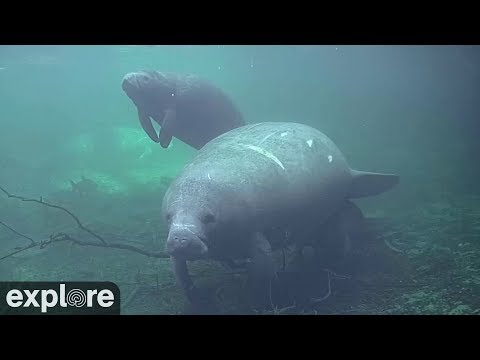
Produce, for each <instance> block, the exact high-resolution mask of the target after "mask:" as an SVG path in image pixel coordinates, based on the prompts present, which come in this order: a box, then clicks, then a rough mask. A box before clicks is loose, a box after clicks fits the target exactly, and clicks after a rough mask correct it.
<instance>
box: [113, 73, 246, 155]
mask: <svg viewBox="0 0 480 360" xmlns="http://www.w3.org/2000/svg"><path fill="white" fill-rule="evenodd" d="M122 89H123V90H124V91H125V93H126V94H127V96H128V97H129V98H130V99H131V100H132V101H133V103H134V104H135V106H136V107H137V110H138V118H139V120H140V124H141V125H142V127H143V129H144V131H145V132H146V133H147V135H148V136H149V137H150V139H152V140H153V141H155V142H157V143H160V145H161V146H162V147H164V148H166V147H168V146H169V144H170V142H171V141H172V138H173V137H176V138H177V139H179V140H181V141H183V142H185V143H186V144H188V145H190V146H192V147H194V148H195V149H197V150H198V149H200V148H201V147H202V146H203V145H205V144H206V143H207V142H208V141H210V140H211V139H213V138H214V137H216V136H218V135H220V134H223V133H225V132H227V131H229V130H231V129H234V128H236V127H239V126H242V125H245V122H244V121H243V117H242V114H241V113H240V111H239V110H238V109H237V108H236V106H235V104H234V103H233V102H232V101H231V100H230V98H229V97H228V96H227V95H226V94H225V93H224V92H223V91H222V90H220V89H219V88H217V87H216V86H214V85H213V84H211V83H210V82H208V81H207V80H205V79H202V78H200V77H198V76H196V75H191V74H175V73H163V72H159V71H139V72H132V73H128V74H126V75H125V76H124V78H123V81H122ZM152 119H153V120H154V121H155V122H157V123H158V124H159V125H160V127H161V130H160V133H159V134H157V132H156V131H155V128H154V127H153V124H152Z"/></svg>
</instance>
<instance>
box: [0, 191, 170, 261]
mask: <svg viewBox="0 0 480 360" xmlns="http://www.w3.org/2000/svg"><path fill="white" fill-rule="evenodd" d="M0 191H2V192H3V193H5V195H7V196H8V197H9V198H14V199H18V200H21V201H29V202H36V203H38V204H41V205H44V206H48V207H51V208H55V209H59V210H62V211H64V212H66V213H67V214H69V215H70V216H71V217H72V218H73V219H74V220H75V222H76V223H77V225H78V227H79V228H80V229H82V230H84V231H86V232H87V233H89V234H90V235H92V236H93V237H95V238H96V239H98V240H100V241H101V243H99V242H92V241H83V240H78V239H76V238H73V237H72V236H70V235H68V234H65V233H57V234H52V235H50V238H49V239H46V240H43V241H36V240H34V239H32V238H30V237H28V236H26V235H24V234H22V233H20V232H18V231H17V230H15V229H13V228H12V227H11V226H9V225H7V224H5V223H4V222H2V221H0V225H2V226H4V227H5V228H7V229H9V230H10V231H11V232H13V233H14V234H16V235H19V236H21V237H24V238H26V239H28V240H30V244H29V245H27V246H25V247H22V248H16V249H15V251H13V252H12V253H10V254H7V255H5V256H3V257H0V260H3V259H6V258H8V257H11V256H13V255H16V254H18V253H20V252H22V251H26V250H29V249H31V248H34V247H37V246H38V247H40V249H43V248H44V247H45V246H47V245H49V244H51V243H54V242H60V241H70V242H72V243H74V244H77V245H81V246H96V247H102V248H110V249H120V250H128V251H132V252H135V253H137V254H141V255H144V256H148V257H153V258H158V259H168V258H170V256H169V255H168V254H167V253H165V252H164V251H149V250H145V249H142V248H139V247H136V246H133V245H129V244H125V243H119V242H116V243H107V241H105V239H103V238H102V237H101V236H100V235H98V234H96V233H94V232H93V231H92V230H90V229H88V228H86V227H85V226H83V224H82V223H81V222H80V220H79V219H78V218H77V217H76V216H75V215H74V214H73V213H72V212H71V211H70V210H68V209H66V208H64V207H62V206H58V205H54V204H49V203H47V202H45V201H43V199H42V198H40V200H36V199H30V198H25V197H23V196H18V195H14V194H10V193H9V192H8V191H6V190H5V189H4V188H2V187H1V186H0Z"/></svg>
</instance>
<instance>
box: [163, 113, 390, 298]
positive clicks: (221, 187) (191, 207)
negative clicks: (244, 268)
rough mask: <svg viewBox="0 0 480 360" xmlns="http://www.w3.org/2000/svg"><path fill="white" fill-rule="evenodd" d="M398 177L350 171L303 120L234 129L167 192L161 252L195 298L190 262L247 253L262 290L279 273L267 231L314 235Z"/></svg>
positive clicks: (299, 238) (298, 238)
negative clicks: (350, 204)
mask: <svg viewBox="0 0 480 360" xmlns="http://www.w3.org/2000/svg"><path fill="white" fill-rule="evenodd" d="M398 180H399V178H398V176H397V175H392V174H378V173H370V172H363V171H357V170H353V169H351V168H350V167H349V166H348V164H347V161H346V159H345V157H344V156H343V155H342V153H341V152H340V150H339V149H338V148H337V147H336V145H335V144H334V143H333V142H332V141H331V140H330V139H329V138H328V137H327V136H326V135H324V134H323V133H321V132H320V131H318V130H316V129H314V128H312V127H310V126H307V125H303V124H299V123H289V122H265V123H258V124H253V125H246V126H243V127H240V128H237V129H233V130H231V131H229V132H227V133H225V134H223V135H220V136H218V137H217V138H215V139H213V140H212V141H210V142H209V143H208V144H206V145H205V146H204V147H203V148H202V149H201V150H200V151H199V152H198V153H197V154H196V156H195V157H194V158H193V160H192V161H191V162H190V163H189V164H188V165H187V166H186V167H185V168H184V169H183V170H182V171H181V173H180V174H179V176H178V177H177V178H176V179H175V180H174V181H173V183H172V184H171V185H170V187H169V188H168V190H167V192H166V193H165V197H164V199H163V205H162V207H163V210H162V211H163V216H164V217H165V219H166V221H167V223H168V238H167V242H166V251H167V252H168V253H169V254H170V256H171V259H172V262H173V267H174V272H175V275H176V278H177V281H178V283H179V284H181V286H182V287H183V288H184V290H185V291H186V294H187V296H188V297H189V298H190V299H191V300H192V301H194V294H195V293H196V291H195V290H196V288H195V286H194V284H193V282H192V280H191V278H190V276H189V272H188V268H187V261H190V260H196V259H204V258H210V259H215V260H219V261H226V262H228V261H235V259H248V271H249V278H250V280H251V284H253V288H254V289H255V288H258V289H260V288H262V286H265V285H266V284H268V283H269V282H271V281H272V280H274V279H275V278H276V270H275V267H274V263H273V260H272V257H271V252H272V251H273V250H274V248H275V247H276V245H275V239H269V238H268V234H269V231H270V229H272V228H275V227H277V228H278V227H283V228H288V229H291V230H292V232H293V233H294V234H295V236H294V238H295V242H296V243H297V244H299V245H300V246H303V245H306V244H308V243H309V242H314V241H317V240H316V236H315V231H316V229H318V228H319V224H322V223H325V222H326V221H327V220H328V219H329V218H330V217H331V216H333V215H335V216H336V214H337V213H338V211H340V210H341V209H342V208H344V207H345V206H346V204H348V199H354V198H359V197H365V196H373V195H376V194H380V193H382V192H384V191H387V190H389V189H390V188H392V187H393V186H394V185H396V184H397V183H398ZM347 208H349V207H348V206H347ZM347 217H348V216H347ZM339 218H341V217H339ZM272 248H273V249H272ZM270 284H271V283H270Z"/></svg>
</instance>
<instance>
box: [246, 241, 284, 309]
mask: <svg viewBox="0 0 480 360" xmlns="http://www.w3.org/2000/svg"><path fill="white" fill-rule="evenodd" d="M251 241H252V242H251V248H250V262H249V263H248V267H247V270H248V277H249V282H250V286H251V291H252V298H253V305H254V306H255V307H261V308H264V307H266V306H269V305H270V304H271V302H272V295H273V294H272V292H273V291H274V287H275V286H276V285H277V274H276V271H275V263H274V261H273V257H272V248H271V246H270V243H269V242H268V240H267V238H266V237H265V236H264V235H263V234H261V233H255V234H253V236H252V239H251Z"/></svg>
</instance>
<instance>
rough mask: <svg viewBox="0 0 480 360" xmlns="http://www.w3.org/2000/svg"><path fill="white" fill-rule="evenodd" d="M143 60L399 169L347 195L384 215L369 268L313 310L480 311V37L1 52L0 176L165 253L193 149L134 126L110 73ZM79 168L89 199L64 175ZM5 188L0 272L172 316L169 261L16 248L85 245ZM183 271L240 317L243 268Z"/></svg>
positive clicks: (55, 214) (93, 250)
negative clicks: (169, 212) (372, 191)
mask: <svg viewBox="0 0 480 360" xmlns="http://www.w3.org/2000/svg"><path fill="white" fill-rule="evenodd" d="M143 69H152V70H159V71H165V72H176V73H194V74H197V75H200V76H202V77H204V78H206V79H208V80H209V81H211V82H212V83H214V84H215V85H217V86H218V87H220V88H221V89H222V90H223V91H225V93H227V94H228V95H229V96H230V98H231V99H232V100H233V101H234V103H235V104H236V105H237V106H238V108H239V109H240V111H241V112H242V113H243V115H244V118H245V120H246V121H247V122H249V123H256V122H263V121H293V122H301V123H305V124H308V125H311V126H313V127H315V128H317V129H319V130H320V131H322V132H324V133H325V134H327V136H329V137H330V138H331V139H332V140H333V141H334V142H335V143H336V144H337V146H338V147H339V148H340V149H341V151H342V152H343V153H344V154H345V156H346V158H347V159H348V162H349V164H350V165H351V167H353V168H358V169H361V170H366V171H374V172H384V173H395V174H398V175H399V176H400V183H399V185H398V186H397V187H395V188H394V189H392V190H390V191H388V192H386V193H384V194H382V195H379V196H375V197H372V198H368V199H362V200H359V201H356V203H357V204H358V205H359V206H360V207H361V209H362V210H363V211H364V214H365V215H366V216H367V217H370V218H373V219H380V220H381V221H379V223H381V226H380V229H377V230H378V235H377V236H376V237H375V241H373V242H372V244H371V249H373V250H371V253H374V255H375V256H374V257H375V260H371V259H372V258H371V257H367V260H366V263H368V264H369V265H371V266H366V267H365V268H362V269H363V270H362V271H361V274H360V275H358V274H357V275H358V276H355V277H354V278H351V277H350V275H351V274H344V275H345V276H340V275H339V276H337V277H336V278H335V279H330V277H328V282H329V283H328V287H325V291H326V292H327V294H328V295H329V296H328V298H325V299H324V300H325V301H321V302H319V303H318V304H317V305H318V306H316V307H315V308H312V309H310V311H309V312H308V313H314V314H343V313H350V314H478V313H480V257H479V255H480V186H479V180H480V177H479V175H480V170H479V168H480V166H479V165H478V164H479V161H478V154H479V150H480V149H479V147H480V145H479V141H478V135H479V131H478V129H479V125H478V120H479V106H480V105H479V101H480V97H479V94H480V92H479V90H480V89H479V87H480V86H479V84H480V48H479V47H478V46H418V45H417V46H407V45H402V46H400V45H395V46H394V45H391V46H379V45H376V46H370V45H369V46H367V45H356V46H346V45H338V46H307V45H303V46H287V45H285V46H233V45H231V46H230V45H211V46H187V45H182V46H180V45H179V46H173V45H165V46H100V45H97V46H47V45H44V46H0V186H1V187H2V188H3V189H4V190H5V191H7V192H8V193H10V194H15V195H18V196H22V197H28V198H34V199H40V198H42V199H43V200H44V201H47V202H49V203H52V204H57V205H60V206H63V207H65V208H67V209H69V210H70V211H72V212H73V213H74V214H75V215H76V216H77V218H78V219H80V221H81V223H82V224H83V225H85V226H86V227H88V228H89V229H91V230H92V231H94V232H95V233H97V234H101V236H102V237H103V238H105V239H109V240H111V241H116V242H125V243H128V244H133V245H135V246H139V247H142V248H146V249H157V250H162V249H163V246H164V242H165V239H166V229H165V224H164V223H163V219H161V216H160V208H161V203H162V197H163V193H164V191H165V190H166V188H167V186H168V184H169V183H170V182H171V181H172V179H173V178H175V176H176V175H177V174H178V173H179V171H180V170H181V169H182V168H183V166H185V165H186V164H187V162H188V161H189V160H190V159H192V158H193V156H194V155H195V153H196V150H194V149H193V148H191V147H189V146H188V145H186V144H184V143H182V142H181V141H179V140H177V139H174V140H173V143H172V145H171V146H170V147H169V148H168V149H162V148H161V147H160V146H159V145H158V144H156V143H154V142H152V141H151V140H150V139H149V138H148V137H147V135H146V134H145V133H144V131H143V130H142V128H141V127H140V124H139V122H138V119H137V111H136V108H135V106H134V105H133V103H132V102H131V100H130V99H129V98H128V97H127V96H126V95H125V93H124V92H123V91H122V88H121V81H122V78H123V76H124V75H125V74H126V73H129V72H133V71H139V70H143ZM82 177H84V178H86V179H89V180H91V181H92V182H93V183H94V186H92V188H88V187H87V189H86V192H87V194H86V196H80V195H79V193H77V192H75V191H72V190H73V188H72V184H71V182H70V181H74V182H75V183H77V182H79V181H80V180H81V179H82ZM6 195H7V194H6V193H5V192H1V193H0V221H1V223H0V259H1V260H0V281H6V280H15V281H27V280H35V281H73V280H82V281H87V280H88V281H113V282H115V283H116V284H117V285H118V286H119V287H120V289H121V291H122V313H124V314H179V313H182V312H183V307H184V302H185V299H184V296H183V295H182V293H181V291H180V290H179V289H178V288H177V286H176V284H175V280H174V277H173V273H172V271H171V268H170V264H169V260H168V259H155V258H151V257H146V256H143V255H140V254H136V253H133V252H129V251H126V250H116V249H109V248H99V247H90V246H79V245H75V244H73V243H70V242H60V243H53V244H49V245H48V246H45V247H43V248H41V247H40V246H35V247H32V248H31V249H28V250H25V251H23V250H22V251H20V252H18V253H16V254H14V255H11V256H10V254H11V253H13V252H15V251H17V250H21V249H22V247H25V246H28V245H29V240H28V239H26V238H25V237H22V236H21V235H19V234H18V233H21V234H23V235H26V236H28V237H31V238H32V239H34V240H35V241H37V240H38V241H42V240H45V239H48V238H49V237H50V235H52V234H58V233H67V234H69V235H71V236H74V237H77V238H82V239H88V240H91V241H93V240H95V239H94V238H92V237H91V235H90V234H88V233H86V232H85V231H83V230H82V229H81V228H79V227H78V226H77V223H76V222H75V221H74V219H72V217H71V216H69V215H68V214H66V213H65V212H62V211H60V210H59V209H56V208H49V207H46V206H44V205H42V204H38V203H34V202H25V201H21V200H19V199H15V198H8V197H7V196H6ZM12 230H15V231H16V232H15V231H12ZM371 253H369V254H371ZM192 273H193V274H194V278H195V279H196V280H198V281H200V282H205V284H207V285H209V286H213V287H215V288H217V289H221V291H218V292H217V295H218V299H219V302H220V303H221V311H220V313H226V314H229V313H247V311H246V310H245V309H243V308H242V301H241V300H239V299H240V296H239V294H240V293H241V287H242V283H243V281H244V279H243V277H242V275H239V274H230V273H226V272H225V271H224V270H223V269H222V268H219V267H218V266H217V265H216V264H214V263H212V264H204V263H200V262H199V263H195V264H193V265H192ZM324 280H325V279H323V280H322V281H324ZM330 280H332V281H331V284H330ZM207 285H206V286H207ZM289 310H290V309H289ZM272 311H273V312H275V311H276V312H277V313H291V311H285V312H281V311H278V309H276V310H275V309H274V310H272Z"/></svg>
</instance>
